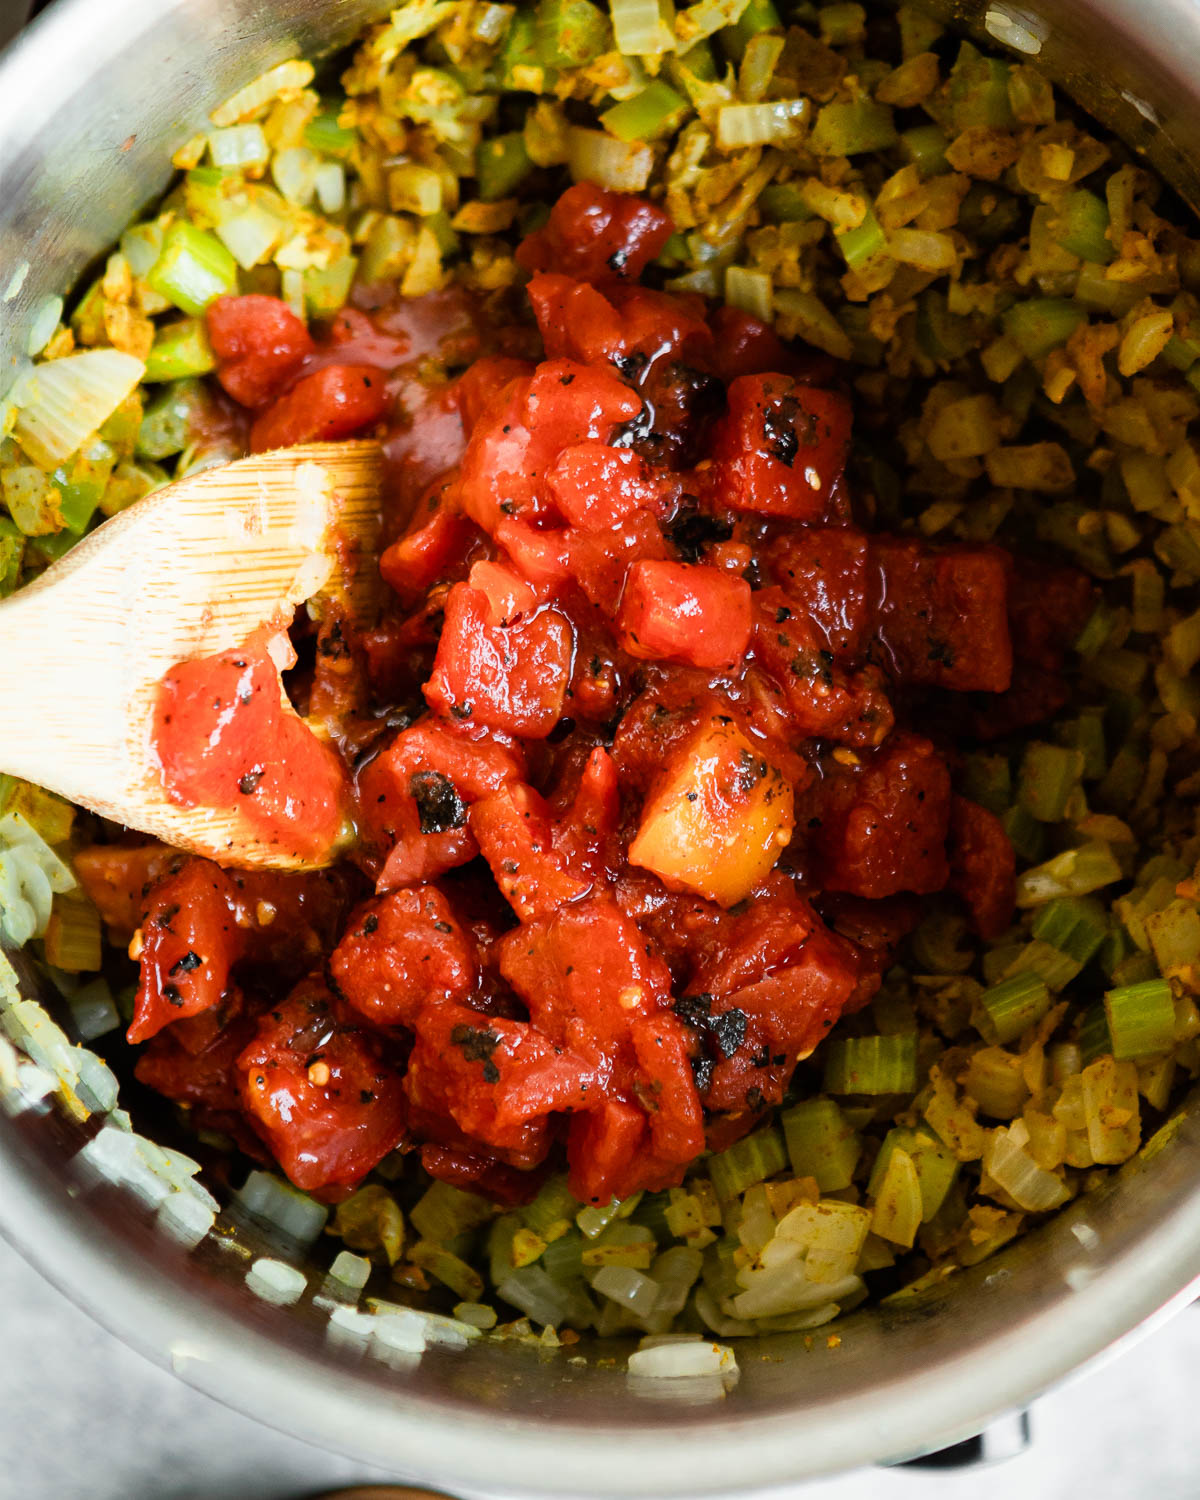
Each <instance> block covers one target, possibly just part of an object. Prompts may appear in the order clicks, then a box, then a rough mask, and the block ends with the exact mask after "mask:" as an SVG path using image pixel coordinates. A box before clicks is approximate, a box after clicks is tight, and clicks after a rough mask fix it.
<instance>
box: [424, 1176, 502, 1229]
mask: <svg viewBox="0 0 1200 1500" xmlns="http://www.w3.org/2000/svg"><path fill="white" fill-rule="evenodd" d="M495 1212H496V1209H495V1205H494V1204H492V1203H491V1202H489V1200H488V1199H487V1198H481V1197H480V1196H479V1194H478V1193H467V1192H464V1191H463V1190H462V1189H461V1188H456V1187H454V1186H453V1185H452V1184H451V1183H448V1182H432V1183H431V1184H430V1185H429V1187H428V1188H427V1189H426V1191H425V1193H424V1195H423V1196H422V1197H421V1199H420V1201H419V1202H418V1203H417V1204H416V1206H415V1207H414V1208H413V1210H412V1212H411V1213H410V1214H409V1218H410V1219H411V1220H412V1222H413V1226H414V1227H415V1229H416V1231H417V1233H418V1234H419V1235H420V1236H421V1238H422V1239H425V1240H432V1241H433V1242H434V1243H436V1244H444V1243H445V1242H446V1241H447V1240H451V1239H453V1238H454V1236H455V1235H457V1234H462V1233H464V1232H465V1231H466V1230H468V1229H475V1228H477V1227H478V1226H479V1225H480V1224H484V1223H486V1222H487V1220H488V1219H490V1218H491V1217H492V1216H493V1215H494V1214H495Z"/></svg>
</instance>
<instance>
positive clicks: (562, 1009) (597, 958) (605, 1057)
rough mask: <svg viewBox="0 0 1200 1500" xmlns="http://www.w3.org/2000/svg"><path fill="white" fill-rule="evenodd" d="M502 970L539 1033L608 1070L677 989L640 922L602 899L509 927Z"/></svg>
mask: <svg viewBox="0 0 1200 1500" xmlns="http://www.w3.org/2000/svg"><path fill="white" fill-rule="evenodd" d="M500 969H501V972H502V973H503V975H504V977H505V978H506V979H507V980H508V982H509V983H510V984H511V985H512V987H513V989H515V990H516V991H517V993H518V994H519V995H520V996H521V998H522V999H523V1000H524V1001H525V1003H526V1005H528V1007H529V1016H530V1020H531V1021H532V1022H533V1024H534V1025H535V1026H536V1027H537V1028H538V1030H539V1031H540V1032H542V1033H543V1034H544V1035H545V1036H548V1037H550V1038H551V1039H552V1040H553V1041H555V1042H557V1043H560V1044H562V1045H563V1046H566V1047H572V1048H574V1049H575V1050H576V1051H577V1052H579V1053H580V1054H581V1055H582V1056H584V1057H590V1058H594V1059H596V1060H597V1062H598V1063H600V1064H603V1066H604V1067H605V1068H611V1066H612V1061H613V1053H614V1051H615V1049H616V1048H617V1046H618V1045H619V1044H620V1043H621V1042H622V1041H623V1040H624V1039H625V1038H626V1037H627V1036H628V1034H629V1028H630V1026H631V1025H632V1023H633V1021H634V1020H636V1018H637V1017H638V1016H639V1015H651V1014H653V1013H654V1012H655V1011H657V1010H658V1009H660V1007H661V1006H662V1005H664V1004H665V1003H666V1000H667V997H668V994H669V991H670V987H671V976H670V973H669V972H668V970H667V966H666V964H664V963H663V961H662V959H661V958H659V957H658V956H657V955H656V954H654V953H653V952H652V951H649V945H648V944H647V942H646V940H645V938H644V937H643V936H642V934H641V933H640V932H639V931H638V928H637V925H636V923H634V922H631V921H630V919H629V918H628V917H627V916H625V914H624V913H623V912H622V911H620V909H619V908H618V907H617V906H616V905H615V903H614V902H613V901H612V900H610V899H609V898H607V897H600V896H593V897H589V898H588V899H587V900H586V901H578V902H576V903H575V904H574V905H572V906H563V907H560V908H559V909H558V910H557V911H556V912H554V913H553V914H552V915H550V916H547V917H541V918H539V919H538V920H537V921H534V922H529V923H527V924H526V925H524V926H522V927H518V928H517V929H516V930H515V931H514V932H510V933H509V934H508V935H507V936H506V937H504V938H502V939H501V942H500Z"/></svg>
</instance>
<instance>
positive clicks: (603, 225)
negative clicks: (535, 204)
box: [517, 182, 674, 284]
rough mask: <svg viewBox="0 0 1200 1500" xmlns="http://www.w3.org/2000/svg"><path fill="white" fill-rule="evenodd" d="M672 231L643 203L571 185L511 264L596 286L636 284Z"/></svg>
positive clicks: (585, 184) (662, 215) (587, 186)
mask: <svg viewBox="0 0 1200 1500" xmlns="http://www.w3.org/2000/svg"><path fill="white" fill-rule="evenodd" d="M673 227H674V226H673V225H672V223H671V220H670V219H669V218H668V217H667V215H666V214H665V213H663V211H662V209H661V208H656V207H655V205H654V204H653V203H649V202H647V200H646V199H645V198H636V197H634V196H633V195H632V194H631V193H611V192H609V191H607V189H605V188H600V187H596V185H595V184H594V183H591V182H577V183H576V184H575V186H574V187H569V188H568V189H567V191H566V192H565V193H563V195H562V197H561V198H559V199H558V201H557V202H556V203H555V205H554V207H553V208H552V209H551V210H550V218H549V219H548V221H547V222H546V223H545V224H544V225H543V226H542V228H541V229H537V230H535V231H534V232H533V233H532V234H531V235H528V236H527V237H526V238H525V239H524V240H522V241H521V243H520V245H518V246H517V264H518V265H519V266H522V267H524V269H525V270H527V271H561V272H563V273H564V274H565V275H567V276H575V277H578V278H579V279H580V280H581V281H594V282H597V283H601V284H602V283H604V282H606V281H614V280H616V281H620V280H628V281H636V280H637V278H638V277H639V276H640V275H641V274H642V271H643V270H644V269H645V267H646V266H647V265H649V263H650V262H651V261H652V260H653V259H654V258H655V256H656V255H658V254H659V252H660V251H661V250H662V248H663V246H664V245H665V244H666V243H667V241H668V240H669V239H670V238H671V233H672V229H673Z"/></svg>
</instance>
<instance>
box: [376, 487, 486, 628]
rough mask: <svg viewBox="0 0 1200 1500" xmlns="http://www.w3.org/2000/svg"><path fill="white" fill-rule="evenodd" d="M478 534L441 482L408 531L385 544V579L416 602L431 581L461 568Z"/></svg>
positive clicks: (382, 563) (382, 562)
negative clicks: (396, 539) (386, 545)
mask: <svg viewBox="0 0 1200 1500" xmlns="http://www.w3.org/2000/svg"><path fill="white" fill-rule="evenodd" d="M478 536H479V532H478V530H477V529H476V527H475V524H474V523H473V522H472V521H471V520H469V519H468V518H467V517H466V516H464V515H463V514H462V512H461V511H460V510H457V509H456V508H455V506H454V504H453V502H452V498H451V497H449V496H448V495H447V494H446V489H445V486H443V485H440V484H439V485H437V486H436V487H435V488H434V489H433V490H432V492H431V493H430V494H429V495H428V496H426V497H425V500H424V502H423V503H422V504H421V505H419V506H418V507H417V510H416V513H415V514H414V516H413V519H412V523H411V525H410V526H409V529H408V531H407V532H406V533H405V534H404V535H403V536H402V537H401V538H400V539H399V540H398V541H395V542H393V543H392V545H391V546H390V547H387V548H385V550H384V553H383V556H382V557H381V558H380V559H379V571H380V573H381V574H382V576H383V581H384V582H385V583H386V584H388V585H389V586H390V587H391V588H393V589H395V591H396V592H397V593H398V594H399V595H400V597H401V598H402V599H404V600H405V601H406V602H409V603H415V602H416V601H417V600H418V599H419V598H420V597H421V595H422V594H424V593H425V591H426V590H427V589H428V588H429V586H430V585H431V584H433V583H436V582H437V581H438V580H446V579H449V578H452V577H453V575H454V573H455V572H456V571H460V572H461V570H462V563H463V560H464V559H465V558H466V557H467V556H468V555H469V553H470V550H471V542H472V540H473V538H475V537H478ZM481 540H482V538H481Z"/></svg>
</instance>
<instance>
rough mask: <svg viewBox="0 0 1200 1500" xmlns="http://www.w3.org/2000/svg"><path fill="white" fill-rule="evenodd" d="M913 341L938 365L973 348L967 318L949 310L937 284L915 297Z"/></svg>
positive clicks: (971, 332) (973, 338)
mask: <svg viewBox="0 0 1200 1500" xmlns="http://www.w3.org/2000/svg"><path fill="white" fill-rule="evenodd" d="M917 342H918V343H919V344H920V346H921V349H922V350H923V352H924V353H925V354H927V355H928V356H929V358H930V359H932V360H936V361H937V363H938V364H941V365H945V364H948V363H949V362H950V361H951V360H955V359H961V358H962V357H963V355H964V354H967V353H969V352H970V351H971V350H972V349H973V348H974V347H975V336H974V333H973V331H972V329H971V324H970V321H969V319H967V318H961V317H959V316H958V315H957V314H955V313H952V312H951V311H950V309H949V307H948V305H947V301H946V294H945V292H943V291H940V290H939V289H938V288H937V287H930V288H929V289H928V290H927V291H925V292H922V293H921V296H920V297H919V298H918V300H917Z"/></svg>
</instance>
